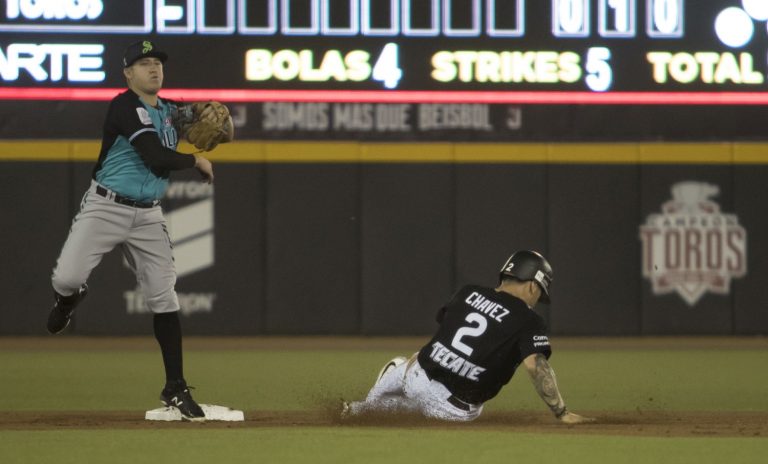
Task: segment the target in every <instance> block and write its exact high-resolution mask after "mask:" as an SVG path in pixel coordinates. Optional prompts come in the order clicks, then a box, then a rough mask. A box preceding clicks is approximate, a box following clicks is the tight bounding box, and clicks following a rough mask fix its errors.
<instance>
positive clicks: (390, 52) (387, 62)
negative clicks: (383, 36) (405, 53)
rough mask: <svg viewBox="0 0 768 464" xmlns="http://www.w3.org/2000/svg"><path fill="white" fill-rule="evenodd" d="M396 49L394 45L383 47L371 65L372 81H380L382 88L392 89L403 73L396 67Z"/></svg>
mask: <svg viewBox="0 0 768 464" xmlns="http://www.w3.org/2000/svg"><path fill="white" fill-rule="evenodd" d="M397 62H398V48H397V44H396V43H392V42H390V43H388V44H386V45H384V48H383V49H382V50H381V54H380V55H379V57H378V58H377V59H376V64H374V65H373V74H372V76H371V77H373V80H375V81H380V82H382V83H383V84H384V87H386V88H388V89H394V88H395V87H397V84H398V82H400V79H401V78H402V77H403V71H402V70H401V69H400V67H399V66H398V63H397Z"/></svg>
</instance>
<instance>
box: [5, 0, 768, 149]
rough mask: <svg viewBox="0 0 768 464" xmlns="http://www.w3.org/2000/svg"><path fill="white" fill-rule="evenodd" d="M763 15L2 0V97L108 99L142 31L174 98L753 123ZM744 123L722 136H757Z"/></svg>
mask: <svg viewBox="0 0 768 464" xmlns="http://www.w3.org/2000/svg"><path fill="white" fill-rule="evenodd" d="M767 24H768V0H120V1H116V0H109V1H108V0H2V1H0V79H1V80H2V88H0V99H3V100H42V101H45V100H48V101H54V100H55V101H62V100H64V101H67V100H71V101H89V100H91V101H99V100H107V99H109V98H111V96H112V95H114V89H119V88H121V87H124V77H123V75H122V69H121V66H120V60H121V57H122V53H123V50H124V48H125V46H126V45H127V44H128V43H130V42H133V41H135V40H139V39H141V38H148V39H151V40H153V41H155V42H156V43H157V44H158V46H159V47H161V48H162V49H163V50H165V51H167V52H168V53H169V55H170V60H169V61H168V63H167V64H166V82H165V87H166V91H165V95H166V96H171V97H175V96H180V95H186V96H188V97H189V98H190V99H195V98H198V97H201V96H204V97H206V98H216V99H219V100H224V101H230V102H242V103H244V104H245V103H264V102H286V103H291V102H293V103H298V102H306V103H322V102H325V103H338V102H348V103H355V102H356V103H371V104H388V103H403V104H432V103H444V104H487V105H522V107H523V108H530V107H529V106H528V105H542V106H543V107H546V108H549V111H552V107H555V108H557V107H561V108H559V114H560V115H563V114H565V115H566V116H567V117H570V118H571V119H574V118H575V119H578V117H579V116H589V117H591V114H590V111H592V112H594V111H598V109H599V108H604V107H605V106H622V105H629V106H631V107H641V109H639V110H636V111H635V113H631V114H629V115H628V116H631V117H634V118H639V119H640V120H642V119H643V118H651V119H653V118H655V117H657V116H658V115H659V114H661V113H662V112H663V111H664V109H663V108H664V107H667V106H670V107H671V106H675V107H678V108H682V109H681V110H680V111H681V112H680V113H677V114H679V115H681V117H682V118H683V119H685V120H686V121H692V122H688V123H685V122H684V123H683V124H694V125H696V124H697V123H696V119H697V118H700V117H702V116H697V115H696V112H700V111H702V110H706V108H714V109H715V111H717V112H719V114H720V115H721V116H722V115H724V114H726V115H731V116H729V119H733V117H732V115H736V116H738V117H740V116H739V115H742V114H746V115H747V118H748V119H750V120H751V119H753V118H754V117H755V115H760V114H762V115H764V113H760V111H762V107H763V106H765V105H766V104H768V83H767V82H766V79H768V76H767V73H768V25H767ZM198 99H199V98H198ZM563 105H567V106H568V107H571V108H572V107H574V106H578V107H584V106H593V107H595V108H592V109H583V108H582V110H579V111H580V113H579V111H577V110H574V109H564V108H562V106H563ZM642 107H649V108H647V109H642ZM650 107H654V108H655V109H651V108H650ZM686 107H690V108H687V109H686ZM535 111H536V110H533V111H532V112H533V113H535ZM542 111H543V109H542ZM710 112H711V111H710ZM507 113H508V112H505V114H507ZM576 113H579V114H576ZM534 116H535V114H534ZM738 117H737V119H738ZM541 118H542V119H547V118H546V117H545V116H543V113H542V116H541ZM702 122H703V123H704V124H710V125H711V124H712V121H707V120H702ZM637 124H639V127H640V128H639V129H638V133H640V132H641V131H647V130H650V131H651V132H652V133H651V134H647V135H648V136H651V137H653V136H664V135H665V133H663V131H660V130H659V129H653V127H652V123H646V124H645V126H644V127H645V128H643V123H642V121H641V122H638V123H637ZM649 124H650V125H649ZM731 124H734V123H733V122H731ZM577 125H578V124H571V127H572V128H573V129H572V130H573V131H575V130H577V129H576V126H577ZM727 125H728V124H727V123H726V126H727ZM744 127H745V126H744V124H743V123H740V124H739V125H738V127H737V125H735V124H734V128H735V133H731V132H733V131H732V130H731V129H728V128H726V129H724V130H723V132H722V134H721V135H722V136H724V137H727V136H729V135H732V136H737V137H750V138H752V137H760V135H761V134H760V133H759V131H758V130H756V126H755V129H752V128H751V126H750V125H749V124H747V125H746V127H747V128H746V129H745V128H744ZM566 129H567V128H566ZM708 130H709V129H708ZM544 132H546V131H544ZM689 132H690V131H689ZM694 132H695V131H694ZM708 133H711V132H708ZM716 135H717V134H716ZM672 137H674V131H673V135H672ZM534 138H535V137H534Z"/></svg>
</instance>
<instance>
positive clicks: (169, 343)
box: [153, 311, 184, 385]
mask: <svg viewBox="0 0 768 464" xmlns="http://www.w3.org/2000/svg"><path fill="white" fill-rule="evenodd" d="M153 325H154V329H155V338H156V339H157V342H158V343H159V344H160V351H162V353H163V365H164V366H165V381H166V385H170V384H175V383H177V382H179V381H181V382H183V381H184V369H183V362H182V355H181V323H180V322H179V312H178V311H174V312H172V313H161V314H155V315H154V321H153Z"/></svg>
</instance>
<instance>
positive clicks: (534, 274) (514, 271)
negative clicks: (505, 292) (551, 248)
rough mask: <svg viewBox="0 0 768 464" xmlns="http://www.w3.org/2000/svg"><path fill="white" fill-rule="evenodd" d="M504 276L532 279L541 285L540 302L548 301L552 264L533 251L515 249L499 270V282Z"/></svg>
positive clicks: (524, 279)
mask: <svg viewBox="0 0 768 464" xmlns="http://www.w3.org/2000/svg"><path fill="white" fill-rule="evenodd" d="M505 277H511V278H514V279H517V280H522V281H527V280H533V281H534V282H536V283H537V284H539V287H541V298H539V301H541V302H542V303H549V301H550V300H549V286H550V285H552V266H550V265H549V262H548V261H547V260H546V258H544V257H543V256H541V254H539V253H537V252H535V251H529V250H523V251H516V252H515V253H513V254H512V256H510V257H509V259H508V260H507V262H506V263H504V266H502V267H501V271H499V282H501V280H502V279H504V278H505Z"/></svg>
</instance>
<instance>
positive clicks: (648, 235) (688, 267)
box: [640, 181, 747, 306]
mask: <svg viewBox="0 0 768 464" xmlns="http://www.w3.org/2000/svg"><path fill="white" fill-rule="evenodd" d="M719 192H720V189H719V187H717V186H715V185H711V184H706V183H701V182H692V181H688V182H680V183H677V184H675V185H673V186H672V200H670V201H667V202H665V203H664V204H663V205H662V207H661V210H662V213H661V214H651V215H649V216H648V219H647V220H646V222H645V224H644V225H642V226H640V239H641V240H642V242H643V277H646V278H648V279H649V280H650V281H651V283H652V285H653V293H654V295H662V294H666V293H671V292H673V291H676V292H677V293H678V294H679V295H680V297H682V298H683V300H685V302H686V303H688V305H689V306H694V305H695V304H696V302H698V301H699V299H700V298H701V297H702V296H703V295H704V293H706V292H707V291H710V292H712V293H717V294H723V295H725V294H728V293H729V289H730V283H731V279H732V278H736V277H743V276H744V275H746V273H747V232H746V230H744V228H743V227H742V226H740V225H739V218H738V217H736V215H735V214H724V213H722V212H721V211H720V205H718V204H717V203H715V202H714V201H712V200H711V199H710V198H711V197H714V196H716V195H717V194H718V193H719Z"/></svg>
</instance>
